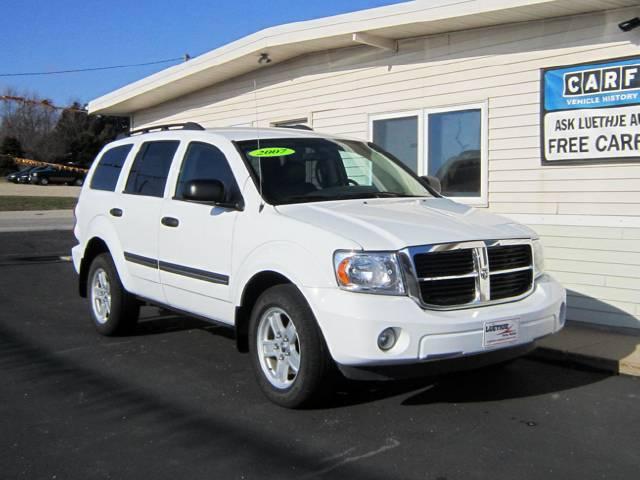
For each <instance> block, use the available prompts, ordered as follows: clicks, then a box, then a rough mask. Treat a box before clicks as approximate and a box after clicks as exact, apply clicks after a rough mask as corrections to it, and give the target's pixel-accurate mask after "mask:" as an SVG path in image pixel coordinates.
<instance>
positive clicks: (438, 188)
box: [420, 175, 442, 194]
mask: <svg viewBox="0 0 640 480" xmlns="http://www.w3.org/2000/svg"><path fill="white" fill-rule="evenodd" d="M420 178H421V179H422V181H423V182H424V183H425V184H426V185H427V186H428V187H430V188H431V190H433V191H434V192H436V193H438V194H440V193H441V192H442V185H441V184H440V179H439V178H438V177H434V176H432V175H423V176H422V177H420Z"/></svg>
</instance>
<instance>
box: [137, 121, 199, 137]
mask: <svg viewBox="0 0 640 480" xmlns="http://www.w3.org/2000/svg"><path fill="white" fill-rule="evenodd" d="M168 130H204V127H203V126H202V125H200V124H199V123H195V122H186V123H169V124H167V125H153V126H151V127H145V128H139V129H137V130H131V131H130V132H129V133H128V134H127V136H129V137H130V136H132V135H142V134H143V133H151V132H156V131H157V132H165V131H168Z"/></svg>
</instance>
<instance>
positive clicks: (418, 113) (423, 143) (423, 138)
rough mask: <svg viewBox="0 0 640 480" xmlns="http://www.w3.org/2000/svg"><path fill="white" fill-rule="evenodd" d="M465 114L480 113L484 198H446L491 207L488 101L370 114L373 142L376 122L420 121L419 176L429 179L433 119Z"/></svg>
mask: <svg viewBox="0 0 640 480" xmlns="http://www.w3.org/2000/svg"><path fill="white" fill-rule="evenodd" d="M461 110H480V196H477V197H446V198H448V199H450V200H453V201H455V202H458V203H463V204H465V205H471V206H474V207H487V206H488V205H489V202H488V195H489V121H488V104H487V101H483V102H471V103H462V104H455V105H445V106H439V107H425V108H419V109H414V110H399V111H394V112H385V113H379V114H370V115H369V141H371V142H373V122H375V121H378V120H393V119H395V118H407V117H418V171H417V172H416V173H417V175H418V176H424V175H427V174H428V172H429V158H428V152H429V115H432V114H434V113H447V112H456V111H461Z"/></svg>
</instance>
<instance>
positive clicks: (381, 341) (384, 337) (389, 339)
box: [378, 328, 397, 352]
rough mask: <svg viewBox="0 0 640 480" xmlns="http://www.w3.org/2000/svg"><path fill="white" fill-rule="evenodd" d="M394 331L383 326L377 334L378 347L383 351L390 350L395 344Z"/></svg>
mask: <svg viewBox="0 0 640 480" xmlns="http://www.w3.org/2000/svg"><path fill="white" fill-rule="evenodd" d="M396 341H397V337H396V331H395V330H394V329H393V328H385V329H384V330H383V331H382V332H380V335H378V348H379V349H380V350H383V351H385V352H386V351H387V350H391V349H392V348H393V346H394V345H395V344H396Z"/></svg>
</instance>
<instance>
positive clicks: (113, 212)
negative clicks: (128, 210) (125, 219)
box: [109, 208, 122, 217]
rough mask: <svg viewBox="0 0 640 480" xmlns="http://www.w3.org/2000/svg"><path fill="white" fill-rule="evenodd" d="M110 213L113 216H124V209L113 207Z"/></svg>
mask: <svg viewBox="0 0 640 480" xmlns="http://www.w3.org/2000/svg"><path fill="white" fill-rule="evenodd" d="M109 213H110V214H111V216H112V217H121V216H122V209H121V208H112V209H111V210H109Z"/></svg>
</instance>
